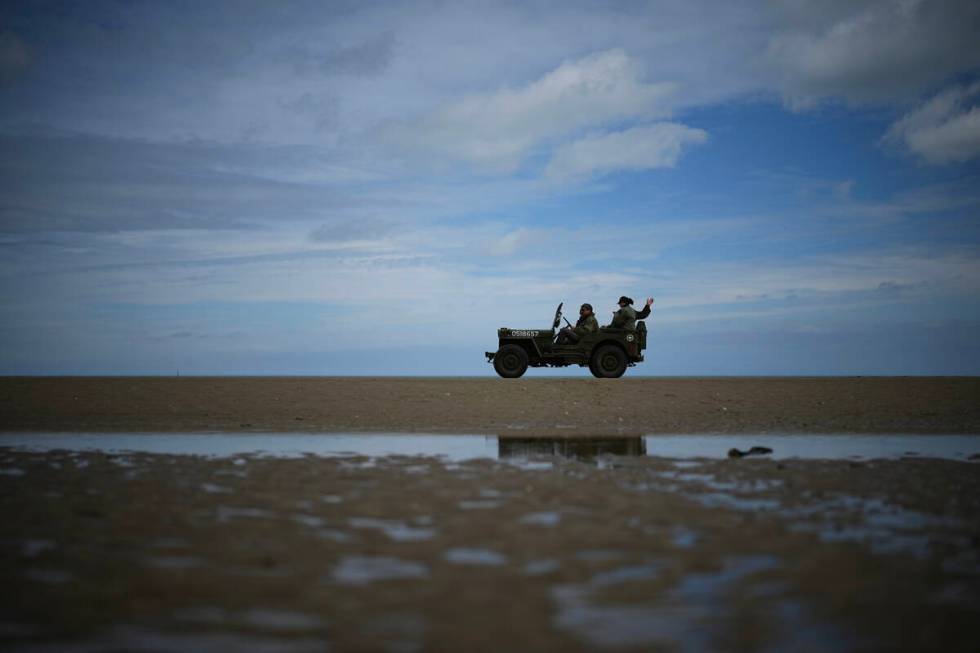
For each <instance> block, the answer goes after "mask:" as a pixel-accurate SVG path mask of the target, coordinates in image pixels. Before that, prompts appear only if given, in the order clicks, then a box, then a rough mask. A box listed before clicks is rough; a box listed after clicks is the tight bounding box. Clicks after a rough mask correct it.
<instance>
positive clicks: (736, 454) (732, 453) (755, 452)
mask: <svg viewBox="0 0 980 653" xmlns="http://www.w3.org/2000/svg"><path fill="white" fill-rule="evenodd" d="M769 453H772V449H770V448H769V447H752V448H751V449H749V450H748V451H742V450H740V449H729V450H728V457H729V458H744V457H745V456H764V455H766V454H769Z"/></svg>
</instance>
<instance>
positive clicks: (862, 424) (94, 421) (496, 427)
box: [0, 377, 980, 435]
mask: <svg viewBox="0 0 980 653" xmlns="http://www.w3.org/2000/svg"><path fill="white" fill-rule="evenodd" d="M0 430H6V431H230V432H235V431H312V432H328V431H333V432H371V431H375V432H432V433H474V434H481V433H484V434H498V435H505V434H508V433H511V434H519V433H534V434H543V435H596V434H602V435H604V434H617V433H619V434H643V433H801V432H812V433H835V432H849V433H900V432H905V433H980V378H978V377H955V378H954V377H844V378H833V377H815V378H791V377H790V378H786V377H775V378H753V377H725V378H642V379H640V378H635V379H633V378H622V379H592V378H588V379H577V378H562V379H554V378H552V379H544V378H528V377H525V378H523V379H517V380H504V379H498V378H366V377H351V378H337V377H333V378H330V377H182V378H175V377H40V378H38V377H5V378H0Z"/></svg>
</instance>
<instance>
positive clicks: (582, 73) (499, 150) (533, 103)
mask: <svg viewBox="0 0 980 653" xmlns="http://www.w3.org/2000/svg"><path fill="white" fill-rule="evenodd" d="M671 90H672V86H671V85H670V84H666V83H659V84H650V83H645V82H643V81H641V79H640V70H639V67H638V65H637V63H636V62H635V61H634V60H633V59H631V58H630V57H629V56H628V55H627V54H626V53H625V52H624V51H623V50H620V49H614V50H608V51H606V52H600V53H597V54H593V55H590V56H587V57H585V58H582V59H578V60H575V61H566V62H564V63H563V64H561V65H560V66H558V68H556V69H555V70H553V71H551V72H549V73H548V74H546V75H544V76H543V77H541V78H540V79H538V80H536V81H534V82H532V83H530V84H527V85H526V86H523V87H520V88H516V89H514V88H505V89H502V90H499V91H497V92H495V93H489V94H478V95H469V96H467V97H464V98H462V99H460V100H458V101H455V102H452V103H450V104H448V105H446V106H444V107H442V108H441V109H438V110H436V111H435V112H434V113H432V114H431V115H429V116H428V117H426V118H424V119H422V120H420V121H418V122H415V123H412V124H405V125H399V126H398V127H396V128H394V129H393V130H391V131H392V132H393V133H389V134H387V135H388V136H390V137H391V138H393V139H394V140H396V141H398V142H400V143H402V144H403V145H407V146H409V147H410V148H413V149H419V150H423V151H429V152H433V153H436V154H441V155H447V156H449V157H451V158H453V159H457V160H463V161H468V162H470V163H474V164H477V165H479V166H482V167H487V168H492V169H497V170H501V171H512V170H514V169H515V168H517V167H518V166H519V165H520V163H521V161H522V160H523V158H524V157H525V155H527V154H528V152H529V150H530V149H531V148H533V147H534V146H535V145H538V144H541V143H543V142H546V141H548V140H550V139H554V138H557V137H560V136H564V135H567V134H569V133H572V132H575V131H577V130H580V129H584V128H589V127H595V126H598V125H602V124H605V123H609V122H611V121H616V120H624V119H631V118H634V119H635V118H647V119H649V118H654V117H658V116H663V115H665V114H666V113H667V111H666V98H667V97H668V96H669V95H670V93H671Z"/></svg>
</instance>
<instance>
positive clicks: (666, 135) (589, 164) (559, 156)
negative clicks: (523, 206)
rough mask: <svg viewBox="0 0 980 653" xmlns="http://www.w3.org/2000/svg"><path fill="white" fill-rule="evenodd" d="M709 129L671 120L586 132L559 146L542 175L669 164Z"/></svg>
mask: <svg viewBox="0 0 980 653" xmlns="http://www.w3.org/2000/svg"><path fill="white" fill-rule="evenodd" d="M706 140H708V133H707V132H706V131H704V130H703V129H695V128H693V127H688V126H686V125H681V124H677V123H673V122H660V123H656V124H653V125H644V126H642V127H633V128H632V129H627V130H625V131H620V132H614V133H612V134H601V135H591V136H587V137H585V138H583V139H581V140H578V141H575V142H574V143H569V144H567V145H563V146H561V147H559V148H558V149H557V150H556V152H555V155H554V156H553V157H552V159H551V162H550V163H548V167H547V168H546V169H545V175H546V176H547V177H548V178H550V179H553V180H557V181H562V180H567V179H573V178H582V177H588V176H590V175H594V174H602V173H608V172H612V171H614V170H643V169H647V168H669V167H673V166H674V165H675V164H676V163H677V159H678V158H679V157H680V155H681V151H682V149H683V148H684V147H685V146H687V145H694V144H698V143H704V142H705V141H706Z"/></svg>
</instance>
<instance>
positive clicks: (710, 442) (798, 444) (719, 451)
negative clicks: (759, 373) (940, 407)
mask: <svg viewBox="0 0 980 653" xmlns="http://www.w3.org/2000/svg"><path fill="white" fill-rule="evenodd" d="M644 440H645V441H646V451H647V455H648V456H660V457H664V458H725V457H727V455H728V450H729V449H733V448H735V449H748V448H750V447H753V446H762V447H768V448H770V449H772V450H773V452H772V453H771V454H768V455H766V456H753V457H752V458H749V459H748V460H749V461H751V460H752V459H766V458H772V459H775V460H782V459H786V458H808V459H841V458H857V459H873V458H904V457H906V453H907V452H908V451H915V452H917V453H916V457H925V458H947V459H950V460H968V459H969V457H970V455H971V454H974V453H976V452H978V451H980V436H977V435H856V434H839V435H833V434H832V435H810V434H798V435H793V434H787V435H648V436H646V437H644Z"/></svg>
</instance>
